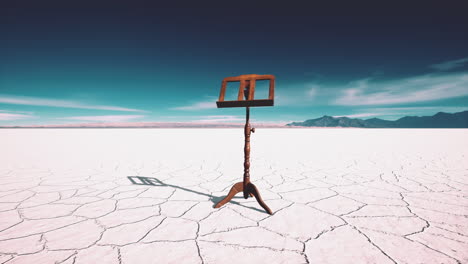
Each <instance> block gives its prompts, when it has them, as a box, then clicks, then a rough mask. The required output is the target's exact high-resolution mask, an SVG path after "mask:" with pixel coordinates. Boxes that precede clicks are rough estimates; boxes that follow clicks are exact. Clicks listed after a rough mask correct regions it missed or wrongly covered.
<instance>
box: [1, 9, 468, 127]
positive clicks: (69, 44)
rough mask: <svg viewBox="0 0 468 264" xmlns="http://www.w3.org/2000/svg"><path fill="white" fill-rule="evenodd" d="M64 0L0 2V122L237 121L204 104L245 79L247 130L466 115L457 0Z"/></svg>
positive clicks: (467, 32)
mask: <svg viewBox="0 0 468 264" xmlns="http://www.w3.org/2000/svg"><path fill="white" fill-rule="evenodd" d="M70 2H72V1H57V2H50V1H2V2H1V3H0V125H33V124H66V123H89V122H153V121H154V122H173V121H180V122H186V121H191V122H205V121H210V120H213V121H219V122H224V121H232V122H241V121H242V119H243V115H244V111H243V110H242V109H238V108H233V109H216V105H215V101H216V100H217V97H218V93H219V88H220V83H221V80H222V79H223V78H224V77H228V76H237V75H240V74H250V73H257V74H273V75H275V76H276V78H277V86H276V95H277V97H276V98H275V99H276V100H275V107H265V108H255V109H253V110H252V111H253V118H254V120H255V121H256V122H288V121H302V120H305V119H310V118H316V117H320V116H322V115H332V116H344V115H346V116H351V117H361V118H371V117H380V118H384V119H396V118H399V117H401V116H404V115H432V114H435V113H436V112H439V111H445V112H457V111H462V110H466V109H468V16H467V15H466V10H468V4H467V3H466V1H437V3H427V1H426V2H422V1H421V2H420V4H416V2H414V1H406V2H411V4H408V3H405V2H400V3H398V2H395V1H388V2H387V3H384V2H383V1H374V2H370V3H364V2H362V3H361V4H358V3H357V2H355V1H352V4H351V3H350V1H341V2H335V3H333V4H329V5H328V6H326V5H318V4H311V3H313V1H307V2H304V3H302V4H301V2H297V1H289V2H282V3H278V4H272V3H268V2H264V3H260V2H255V3H252V2H249V3H247V4H243V3H242V2H237V1H236V2H234V1H228V2H226V1H218V2H215V3H209V4H202V3H201V2H196V4H195V1H192V2H191V3H190V4H187V3H184V2H175V3H172V4H168V3H165V4H161V3H157V2H158V1H112V2H104V1H97V0H96V1H93V2H86V1H74V2H75V3H73V4H71V3H70ZM253 2H254V1H253ZM306 3H308V4H306ZM261 87H262V86H260V88H261ZM259 92H262V91H261V90H260V91H259ZM232 94H234V92H233V93H232Z"/></svg>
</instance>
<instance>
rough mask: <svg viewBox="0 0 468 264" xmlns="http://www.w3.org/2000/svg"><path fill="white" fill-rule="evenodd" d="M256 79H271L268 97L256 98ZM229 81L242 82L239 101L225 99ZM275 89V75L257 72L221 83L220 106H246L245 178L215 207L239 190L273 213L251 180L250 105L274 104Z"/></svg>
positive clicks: (251, 130) (228, 199)
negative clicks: (258, 73)
mask: <svg viewBox="0 0 468 264" xmlns="http://www.w3.org/2000/svg"><path fill="white" fill-rule="evenodd" d="M256 80H270V88H269V94H268V99H254V94H255V81H256ZM227 82H240V86H239V93H238V96H237V101H224V96H225V94H226V86H227ZM274 90H275V76H273V75H257V74H247V75H240V76H237V77H227V78H224V79H223V82H222V85H221V92H220V94H219V100H218V101H217V102H216V105H217V106H218V108H225V107H245V108H246V121H245V127H244V136H245V143H244V179H243V181H242V182H238V183H236V184H234V186H232V188H231V190H230V191H229V193H228V195H227V196H226V197H225V198H224V199H223V200H221V201H219V202H218V203H217V204H216V205H215V206H214V208H219V207H221V206H223V205H224V204H225V203H227V202H229V201H230V200H231V199H232V198H233V197H234V195H236V194H237V193H239V192H243V193H244V198H245V199H247V198H249V197H252V196H254V197H255V199H257V202H258V203H259V204H260V205H261V206H262V207H263V209H265V211H267V213H269V214H270V215H271V214H273V213H272V211H271V209H270V208H269V207H268V206H267V205H266V204H265V202H264V201H263V200H262V197H261V196H260V193H259V192H258V189H257V187H255V185H254V184H253V183H251V182H250V133H251V132H253V133H255V128H251V127H250V122H249V119H250V107H251V106H273V99H274Z"/></svg>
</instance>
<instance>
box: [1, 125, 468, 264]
mask: <svg viewBox="0 0 468 264" xmlns="http://www.w3.org/2000/svg"><path fill="white" fill-rule="evenodd" d="M251 144H252V152H251V156H252V161H251V179H252V181H253V183H254V184H256V186H257V187H258V188H259V190H260V193H261V195H262V196H263V198H264V200H265V202H266V203H267V204H268V205H269V206H270V208H271V209H272V210H273V212H274V214H273V215H272V216H270V215H268V214H266V213H265V212H264V211H263V210H262V208H261V207H260V206H259V205H258V204H257V202H256V201H255V200H254V199H248V200H245V199H243V197H242V195H241V194H239V195H238V196H237V197H235V198H234V199H233V200H232V201H231V203H228V204H226V205H225V206H223V207H222V208H220V209H214V208H213V205H214V203H215V202H217V201H219V200H220V199H221V198H222V197H224V196H225V195H226V194H227V192H228V191H229V189H230V188H231V186H232V185H233V184H234V183H236V182H238V181H241V179H242V174H243V166H242V165H243V132H242V129H100V130H99V129H82V130H80V129H21V130H18V129H17V130H14V129H2V130H0V146H1V148H0V159H1V164H0V183H1V185H0V263H9V264H11V263H233V262H236V263H253V262H254V263H468V130H463V129H457V130H448V129H447V130H436V129H434V130H418V129H403V130H397V129H394V130H392V129H390V130H386V129H375V130H371V129H259V130H257V133H255V134H253V135H252V138H251Z"/></svg>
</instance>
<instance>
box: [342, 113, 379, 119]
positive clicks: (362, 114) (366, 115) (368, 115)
mask: <svg viewBox="0 0 468 264" xmlns="http://www.w3.org/2000/svg"><path fill="white" fill-rule="evenodd" d="M378 115H380V114H376V113H360V114H352V115H338V116H333V117H349V118H362V117H371V116H378Z"/></svg>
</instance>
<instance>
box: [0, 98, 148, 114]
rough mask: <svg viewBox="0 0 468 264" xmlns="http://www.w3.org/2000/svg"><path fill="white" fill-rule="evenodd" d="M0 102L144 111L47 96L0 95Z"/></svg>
mask: <svg viewBox="0 0 468 264" xmlns="http://www.w3.org/2000/svg"><path fill="white" fill-rule="evenodd" d="M0 103H4V104H17V105H34V106H50V107H64V108H81V109H95V110H109V111H125V112H146V111H144V110H139V109H132V108H125V107H118V106H107V105H89V104H85V103H82V102H76V101H70V100H57V99H49V98H38V97H26V96H7V95H0Z"/></svg>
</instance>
